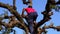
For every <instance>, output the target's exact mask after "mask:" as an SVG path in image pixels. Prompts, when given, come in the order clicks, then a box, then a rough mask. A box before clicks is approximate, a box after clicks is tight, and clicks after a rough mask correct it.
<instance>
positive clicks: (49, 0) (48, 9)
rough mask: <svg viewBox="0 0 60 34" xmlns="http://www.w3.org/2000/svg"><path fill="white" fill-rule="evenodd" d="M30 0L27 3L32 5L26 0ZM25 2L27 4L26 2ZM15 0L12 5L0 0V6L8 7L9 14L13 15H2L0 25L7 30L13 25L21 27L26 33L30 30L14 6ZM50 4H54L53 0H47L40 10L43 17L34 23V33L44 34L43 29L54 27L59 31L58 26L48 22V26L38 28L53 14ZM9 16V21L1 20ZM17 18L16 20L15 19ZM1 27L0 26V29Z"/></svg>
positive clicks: (59, 27)
mask: <svg viewBox="0 0 60 34" xmlns="http://www.w3.org/2000/svg"><path fill="white" fill-rule="evenodd" d="M28 1H30V2H28V3H29V5H31V6H32V0H28ZM28 3H27V4H28ZM15 4H16V0H13V6H10V5H9V4H4V3H1V2H0V7H2V8H5V9H8V10H9V12H10V13H11V14H13V16H4V17H3V18H2V19H1V18H0V25H1V26H2V25H3V26H4V27H6V28H7V30H8V29H9V28H11V29H12V28H14V27H15V26H16V27H18V28H20V29H23V30H24V31H25V32H26V34H28V33H29V32H30V30H29V27H28V25H27V24H26V23H25V22H24V20H23V18H22V16H21V15H20V14H19V13H18V12H17V10H16V9H17V8H16V5H15ZM50 5H56V3H55V0H53V1H52V0H47V4H46V7H45V11H43V12H41V14H43V19H42V20H41V21H40V22H38V23H34V34H42V33H43V32H44V33H45V34H46V30H45V29H49V28H52V29H56V30H57V31H60V26H56V27H55V26H53V24H50V25H49V26H46V25H45V26H43V27H42V28H40V26H41V25H43V24H44V23H45V22H47V21H49V20H50V19H51V17H50V16H51V15H53V12H51V9H52V8H51V6H50ZM9 18H11V20H10V22H9V23H8V24H7V23H5V22H2V20H3V19H9ZM16 18H17V20H16ZM1 29H2V27H0V30H1Z"/></svg>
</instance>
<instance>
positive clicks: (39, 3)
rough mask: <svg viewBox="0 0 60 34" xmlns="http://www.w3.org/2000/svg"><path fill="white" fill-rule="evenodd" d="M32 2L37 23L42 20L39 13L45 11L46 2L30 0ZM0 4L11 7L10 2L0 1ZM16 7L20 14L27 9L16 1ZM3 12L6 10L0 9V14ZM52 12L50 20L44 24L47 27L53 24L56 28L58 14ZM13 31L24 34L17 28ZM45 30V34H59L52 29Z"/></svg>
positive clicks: (58, 19)
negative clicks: (36, 14)
mask: <svg viewBox="0 0 60 34" xmlns="http://www.w3.org/2000/svg"><path fill="white" fill-rule="evenodd" d="M32 1H33V8H34V9H35V10H36V11H37V13H38V18H37V22H39V21H40V20H42V18H43V15H42V14H41V12H43V11H44V10H45V5H46V2H47V0H32ZM56 1H57V0H56ZM0 2H3V3H5V4H9V5H12V0H0ZM16 6H17V11H18V12H19V13H20V14H21V12H22V9H23V8H25V7H27V6H26V5H24V4H23V3H22V0H16ZM3 10H6V9H4V8H0V14H2V13H4V12H2V11H3ZM52 11H53V15H52V16H51V18H52V19H51V20H50V21H48V22H46V23H45V24H47V25H49V24H50V22H53V23H54V26H58V25H60V12H55V10H52ZM14 29H15V30H16V34H24V31H23V30H21V29H19V28H17V27H15V28H14ZM47 30H48V33H47V34H60V32H57V31H56V30H53V29H47ZM11 34H12V33H11Z"/></svg>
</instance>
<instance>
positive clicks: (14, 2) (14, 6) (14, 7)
mask: <svg viewBox="0 0 60 34" xmlns="http://www.w3.org/2000/svg"><path fill="white" fill-rule="evenodd" d="M13 9H14V10H16V0H13Z"/></svg>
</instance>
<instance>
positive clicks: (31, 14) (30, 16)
mask: <svg viewBox="0 0 60 34" xmlns="http://www.w3.org/2000/svg"><path fill="white" fill-rule="evenodd" d="M25 11H26V12H27V15H26V16H27V17H26V20H27V22H28V25H29V28H30V30H31V34H33V23H34V22H35V21H36V18H37V16H38V14H37V12H36V11H35V9H33V8H32V6H28V8H24V9H23V11H22V16H24V12H25Z"/></svg>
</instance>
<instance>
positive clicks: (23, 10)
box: [22, 8, 25, 17]
mask: <svg viewBox="0 0 60 34" xmlns="http://www.w3.org/2000/svg"><path fill="white" fill-rule="evenodd" d="M24 11H25V8H23V10H22V17H24Z"/></svg>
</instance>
